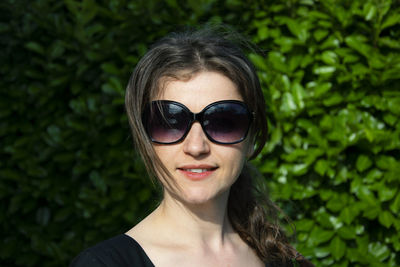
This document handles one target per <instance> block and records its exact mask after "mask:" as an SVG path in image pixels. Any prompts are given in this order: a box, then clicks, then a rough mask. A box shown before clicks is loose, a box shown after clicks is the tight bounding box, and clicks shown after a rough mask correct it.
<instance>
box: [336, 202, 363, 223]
mask: <svg viewBox="0 0 400 267" xmlns="http://www.w3.org/2000/svg"><path fill="white" fill-rule="evenodd" d="M360 206H361V205H360V204H358V203H356V204H353V205H351V206H347V207H344V208H343V210H342V211H341V212H340V216H339V218H340V219H341V220H342V221H343V222H345V223H346V224H351V223H352V222H353V221H354V219H355V218H356V217H357V216H358V214H359V213H360V210H361V207H360Z"/></svg>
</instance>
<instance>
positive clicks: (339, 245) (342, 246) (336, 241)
mask: <svg viewBox="0 0 400 267" xmlns="http://www.w3.org/2000/svg"><path fill="white" fill-rule="evenodd" d="M329 250H330V252H331V254H332V256H333V258H334V259H335V260H340V259H341V258H342V257H343V256H344V253H345V251H346V243H345V242H343V241H342V240H341V239H340V237H339V236H335V237H334V238H333V239H332V241H331V243H330V245H329Z"/></svg>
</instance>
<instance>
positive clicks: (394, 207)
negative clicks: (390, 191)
mask: <svg viewBox="0 0 400 267" xmlns="http://www.w3.org/2000/svg"><path fill="white" fill-rule="evenodd" d="M390 210H391V211H392V212H393V213H394V214H398V213H399V212H400V194H397V196H396V198H395V199H394V200H393V202H392V204H391V205H390Z"/></svg>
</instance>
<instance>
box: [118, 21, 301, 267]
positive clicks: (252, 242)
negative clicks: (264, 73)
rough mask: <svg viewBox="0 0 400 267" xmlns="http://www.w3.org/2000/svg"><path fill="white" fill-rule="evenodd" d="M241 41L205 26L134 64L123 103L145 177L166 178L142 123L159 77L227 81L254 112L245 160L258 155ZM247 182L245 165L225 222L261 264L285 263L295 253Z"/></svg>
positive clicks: (252, 84) (256, 103) (252, 74)
mask: <svg viewBox="0 0 400 267" xmlns="http://www.w3.org/2000/svg"><path fill="white" fill-rule="evenodd" d="M232 37H233V39H234V40H232ZM237 40H239V42H238V41H237ZM242 40H243V39H241V38H238V34H236V33H233V34H232V31H226V30H224V31H220V30H217V31H216V30H215V29H214V28H207V27H205V28H202V29H200V30H186V31H183V32H180V33H172V34H170V35H168V36H166V37H164V38H163V39H161V40H160V41H158V42H157V43H155V44H154V45H153V46H152V47H151V48H150V50H149V51H148V52H147V53H146V54H145V55H144V56H143V58H142V59H141V60H140V61H139V63H138V64H137V66H136V68H135V70H134V72H133V74H132V76H131V78H130V80H129V83H128V86H127V89H126V98H125V105H126V110H127V114H128V118H129V123H130V126H131V129H132V135H133V139H134V143H135V145H136V147H137V149H138V150H139V152H140V154H141V156H142V158H143V160H144V163H145V165H146V168H147V170H148V172H149V174H150V175H151V176H153V177H158V178H159V179H160V178H161V177H160V176H162V177H171V175H170V174H169V173H168V171H167V169H166V168H165V166H163V164H162V163H161V161H160V159H159V158H158V157H157V155H156V153H155V151H154V149H153V145H152V143H151V141H150V139H149V138H148V136H147V135H146V132H145V129H144V126H143V123H142V114H143V111H144V108H145V106H146V104H148V103H149V102H150V101H151V100H152V99H154V98H155V97H156V96H157V95H158V94H159V93H160V90H162V84H161V78H166V77H167V78H174V79H190V77H192V75H195V74H197V73H199V72H202V71H212V72H218V73H220V74H222V75H224V76H226V77H227V78H229V79H230V80H232V81H233V83H234V84H236V86H237V88H238V89H239V92H240V94H241V96H242V97H243V100H244V102H245V103H246V104H247V105H248V106H249V107H250V109H251V110H252V111H254V112H255V114H256V118H255V121H254V123H253V124H252V129H251V131H250V133H251V137H252V138H253V140H254V141H255V143H254V153H253V154H252V156H251V158H254V157H256V156H257V155H258V154H259V153H260V151H261V150H262V148H263V146H264V144H265V142H266V140H267V121H266V116H265V102H264V96H263V93H262V90H261V86H260V82H259V79H258V77H257V74H256V70H255V68H254V66H253V64H252V63H251V61H250V60H248V59H247V57H246V56H245V55H244V53H243V51H242V49H241V48H240V47H241V45H242V44H243V43H245V42H243V41H242ZM248 138H249V137H248ZM253 179H254V175H252V174H251V170H250V168H249V166H247V165H245V167H244V168H243V170H242V172H241V174H240V176H239V178H238V179H237V181H236V182H235V183H234V184H233V185H232V187H231V190H230V195H229V199H228V207H227V209H228V216H229V219H230V222H231V224H232V226H233V227H234V229H235V231H237V233H238V234H239V235H240V237H241V238H242V239H243V241H244V242H246V243H247V244H248V245H249V246H250V247H251V248H253V249H254V250H255V251H256V253H257V255H258V256H259V258H260V259H261V260H262V261H263V262H266V263H267V262H268V263H273V262H289V261H290V260H292V259H294V258H295V257H296V251H295V249H294V248H293V247H292V246H291V245H290V244H289V242H288V238H287V236H286V235H285V233H284V232H283V231H282V229H281V228H280V226H279V224H278V219H277V218H278V216H277V214H278V210H279V209H278V208H277V206H276V205H275V204H273V203H272V202H271V201H270V200H269V199H268V197H267V195H266V194H265V193H264V192H259V191H258V190H257V189H256V187H255V186H254V182H253ZM164 180H165V182H166V183H168V185H169V184H170V183H171V182H172V183H173V181H171V180H172V179H164Z"/></svg>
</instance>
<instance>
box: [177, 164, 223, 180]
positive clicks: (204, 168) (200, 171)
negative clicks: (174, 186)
mask: <svg viewBox="0 0 400 267" xmlns="http://www.w3.org/2000/svg"><path fill="white" fill-rule="evenodd" d="M217 168H218V167H214V166H210V165H196V166H193V165H191V166H183V167H180V168H178V170H179V171H180V172H181V173H182V174H183V175H184V176H185V177H187V178H189V179H190V180H193V181H198V180H203V179H205V178H207V177H208V176H210V175H211V174H212V173H213V172H214V171H215V170H216V169H217Z"/></svg>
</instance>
